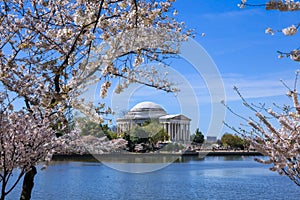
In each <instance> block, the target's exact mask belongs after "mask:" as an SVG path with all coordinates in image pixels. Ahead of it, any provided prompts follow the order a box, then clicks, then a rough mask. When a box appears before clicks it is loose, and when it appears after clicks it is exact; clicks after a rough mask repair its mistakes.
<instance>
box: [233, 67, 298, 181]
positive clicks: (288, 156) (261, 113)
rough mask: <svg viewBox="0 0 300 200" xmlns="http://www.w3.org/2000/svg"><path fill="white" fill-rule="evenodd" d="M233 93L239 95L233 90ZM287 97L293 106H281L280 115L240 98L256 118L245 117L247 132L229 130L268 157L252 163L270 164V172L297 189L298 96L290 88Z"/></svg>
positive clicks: (243, 130) (245, 130)
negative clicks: (290, 182) (293, 183)
mask: <svg viewBox="0 0 300 200" xmlns="http://www.w3.org/2000/svg"><path fill="white" fill-rule="evenodd" d="M298 73H299V72H297V76H298ZM296 79H297V78H296ZM236 91H237V92H238V94H239V95H240V93H239V91H238V90H237V89H236ZM287 95H288V96H289V97H290V98H292V100H293V105H292V106H283V108H282V109H281V111H280V112H276V111H275V110H273V109H266V108H265V107H264V106H263V107H258V106H253V105H251V104H249V103H247V102H246V101H245V99H243V98H242V99H243V104H244V105H245V106H246V107H248V108H250V109H251V110H252V111H255V116H256V119H254V118H251V117H249V121H248V125H249V126H250V130H249V129H248V130H247V129H245V128H242V127H240V128H239V130H236V129H235V128H233V129H234V130H235V131H237V132H239V133H241V134H243V136H244V137H245V139H246V140H247V141H249V143H250V144H251V146H252V147H253V148H255V149H256V150H257V151H259V152H261V153H262V154H263V155H265V156H267V157H268V159H261V158H256V161H258V162H261V163H264V164H272V167H271V168H270V170H272V171H276V172H278V173H279V174H280V175H286V176H288V177H289V178H290V179H291V180H292V181H294V182H295V183H296V184H297V185H299V186H300V135H299V132H300V105H299V101H298V95H299V94H298V92H297V91H296V89H294V90H289V92H288V93H287ZM240 96H241V95H240ZM257 108H259V110H258V109H257ZM244 119H245V118H244ZM245 120H246V119H245Z"/></svg>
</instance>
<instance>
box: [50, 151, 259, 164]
mask: <svg viewBox="0 0 300 200" xmlns="http://www.w3.org/2000/svg"><path fill="white" fill-rule="evenodd" d="M206 156H263V155H262V154H261V153H259V152H257V151H200V152H183V153H180V152H159V153H158V152H153V153H131V152H126V151H124V152H116V153H103V154H55V155H53V157H52V160H53V161H61V160H70V161H71V160H74V161H76V160H90V161H99V160H102V161H108V162H109V161H118V160H120V161H122V160H123V161H125V160H132V159H134V160H136V159H139V160H140V159H143V160H145V161H146V162H147V160H148V161H155V160H156V159H158V160H160V159H162V158H163V159H166V157H169V159H170V160H173V159H174V158H175V159H176V158H186V157H194V158H199V159H204V157H206Z"/></svg>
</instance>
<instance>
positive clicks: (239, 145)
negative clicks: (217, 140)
mask: <svg viewBox="0 0 300 200" xmlns="http://www.w3.org/2000/svg"><path fill="white" fill-rule="evenodd" d="M221 143H222V146H224V147H230V148H233V149H244V145H245V140H244V139H242V138H240V137H239V136H238V135H232V134H230V133H226V134H224V135H223V136H222V138H221Z"/></svg>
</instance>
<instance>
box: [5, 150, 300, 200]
mask: <svg viewBox="0 0 300 200" xmlns="http://www.w3.org/2000/svg"><path fill="white" fill-rule="evenodd" d="M253 158H254V157H247V156H245V157H243V156H226V157H221V156H218V157H213V156H207V157H205V158H204V159H197V158H194V157H190V158H185V159H184V160H183V161H182V162H176V163H173V164H171V165H169V166H167V167H165V168H163V169H161V170H157V171H154V172H150V173H142V174H132V173H126V172H120V171H117V170H115V169H112V168H110V167H107V166H106V165H104V164H101V163H96V162H71V161H56V162H53V163H52V164H51V165H50V166H49V167H48V168H47V169H46V170H44V171H40V170H39V171H38V174H37V176H36V178H35V186H34V189H33V193H32V199H34V200H41V199H42V200H54V199H55V200H57V199H65V200H68V199H72V200H74V199H88V200H92V199H101V200H102V199H126V200H127V199H129V200H130V199H136V200H140V199H147V200H151V199H155V200H158V199H255V200H261V199H272V200H274V199H289V200H293V199H295V200H296V199H297V200H299V199H300V187H298V186H296V185H295V184H294V183H292V182H291V181H290V180H289V179H288V178H287V177H284V176H279V175H278V174H277V173H275V172H271V171H269V170H268V166H266V165H262V164H259V163H256V162H255V161H253ZM20 187H21V185H19V186H18V188H17V189H16V190H15V191H14V192H13V193H12V194H10V195H9V196H8V198H7V199H18V198H19V194H20Z"/></svg>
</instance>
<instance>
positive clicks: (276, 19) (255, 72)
mask: <svg viewBox="0 0 300 200" xmlns="http://www.w3.org/2000/svg"><path fill="white" fill-rule="evenodd" d="M239 2H240V1H239V0H210V1H207V0H177V2H176V3H175V9H177V10H178V12H179V14H178V16H177V17H178V19H179V20H182V21H184V22H185V23H186V25H187V26H188V27H189V28H191V29H195V31H196V38H195V41H196V42H197V43H198V44H199V45H200V46H202V47H203V48H204V49H205V50H206V52H207V53H208V55H209V56H210V57H211V59H212V60H213V62H214V63H215V65H216V68H217V70H218V71H219V73H220V76H221V78H222V81H223V83H224V85H223V86H224V89H225V94H226V103H227V104H228V105H229V106H230V107H231V108H233V109H234V110H237V111H238V112H241V113H243V114H244V115H245V116H248V115H250V114H251V112H249V111H248V110H247V109H246V108H244V107H243V106H242V103H241V101H240V99H239V97H238V96H237V95H236V94H235V93H234V91H233V87H234V86H237V87H238V88H239V89H240V91H241V92H242V94H243V95H244V97H246V98H247V99H248V100H249V101H250V102H254V103H260V102H261V103H266V104H267V105H270V106H271V105H272V103H273V102H276V103H278V104H279V105H283V104H285V103H287V104H289V103H290V101H289V99H288V98H287V97H286V96H285V95H284V94H285V93H286V92H287V90H286V88H284V87H283V85H282V84H281V82H280V80H281V79H282V80H284V81H285V82H286V83H287V84H290V85H291V87H292V84H293V80H294V77H295V76H294V74H295V71H296V70H297V69H298V65H299V63H296V62H294V61H292V60H291V59H289V58H283V59H279V58H278V54H277V53H276V51H277V50H280V51H283V52H289V51H290V50H293V49H296V48H298V47H299V46H300V45H299V46H298V44H297V43H296V41H298V40H299V36H298V35H296V36H293V37H287V36H283V34H281V33H276V34H275V35H274V36H271V35H268V34H265V29H266V28H268V27H271V28H274V29H282V28H285V27H287V26H290V25H292V24H296V23H298V21H296V19H297V17H299V13H298V12H285V13H283V12H278V11H266V10H265V8H264V7H255V8H254V7H248V8H246V9H240V8H238V7H237V4H238V3H239ZM248 2H249V3H265V1H263V0H261V1H258V0H256V1H255V0H253V1H251V0H249V1H248ZM201 33H205V36H204V37H201ZM191 53H192V52H191ZM171 67H172V68H174V69H175V70H176V72H174V73H172V74H171V77H172V78H173V79H176V80H177V81H178V80H179V81H178V82H179V83H178V85H179V86H180V87H182V88H183V90H182V92H181V93H183V95H182V97H181V98H182V99H181V100H179V99H178V96H180V93H179V94H177V96H176V95H174V94H166V93H164V92H161V91H156V90H153V89H147V88H145V87H143V86H134V87H133V88H132V91H131V92H129V93H130V100H129V101H128V103H127V104H124V103H121V104H122V105H123V106H124V105H126V106H127V109H130V107H132V106H133V105H134V104H136V103H138V102H140V101H144V100H145V101H146V100H150V101H154V102H155V103H159V104H161V105H162V106H163V107H164V108H166V110H167V111H168V112H169V113H178V112H181V113H183V114H185V115H187V116H189V117H191V118H192V129H191V131H192V132H194V130H195V129H196V128H197V127H199V128H200V130H201V131H203V133H205V134H206V135H211V136H219V137H220V136H221V135H222V134H223V133H225V132H230V131H231V130H230V129H228V128H226V127H224V128H222V130H221V131H220V132H219V133H211V132H208V130H209V127H210V126H214V125H213V124H214V122H212V121H211V117H212V114H211V112H212V106H211V104H212V102H211V98H210V97H211V96H210V91H209V89H208V85H207V84H206V83H205V80H204V79H203V76H202V75H203V74H201V73H200V74H199V72H197V71H195V70H194V68H193V66H192V65H191V64H190V63H189V62H187V61H184V59H183V60H182V61H176V62H174V63H173V65H172V66H171ZM187 87H189V88H190V89H191V90H192V91H185V90H184V88H187ZM214 87H215V88H216V87H217V86H212V88H214ZM195 98H196V101H195ZM112 99H118V98H115V97H113V98H112ZM125 99H126V98H125ZM182 101H185V102H186V104H184V105H182V103H180V102H182ZM224 121H226V122H228V123H229V124H231V125H232V126H235V127H236V126H239V124H240V123H241V122H242V121H241V120H240V119H238V118H236V117H234V116H233V115H232V114H230V113H228V112H227V113H226V117H224ZM231 132H232V131H231Z"/></svg>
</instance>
